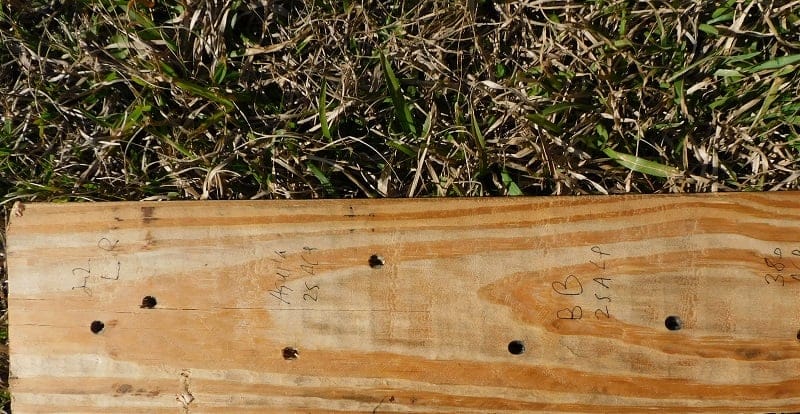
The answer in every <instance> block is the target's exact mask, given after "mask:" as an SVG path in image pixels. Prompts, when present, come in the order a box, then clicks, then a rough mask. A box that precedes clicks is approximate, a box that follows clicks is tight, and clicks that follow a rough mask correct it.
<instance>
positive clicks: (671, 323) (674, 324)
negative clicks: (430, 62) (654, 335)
mask: <svg viewBox="0 0 800 414" xmlns="http://www.w3.org/2000/svg"><path fill="white" fill-rule="evenodd" d="M664 325H665V326H666V327H667V329H669V330H670V331H678V330H680V329H681V328H683V321H682V320H681V318H680V317H678V316H675V315H670V316H667V319H666V320H664Z"/></svg>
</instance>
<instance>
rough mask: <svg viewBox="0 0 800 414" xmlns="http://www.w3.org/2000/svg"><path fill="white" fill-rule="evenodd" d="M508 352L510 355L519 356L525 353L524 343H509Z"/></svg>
mask: <svg viewBox="0 0 800 414" xmlns="http://www.w3.org/2000/svg"><path fill="white" fill-rule="evenodd" d="M508 352H510V353H511V354H512V355H520V354H522V353H523V352H525V342H522V341H511V342H509V343H508Z"/></svg>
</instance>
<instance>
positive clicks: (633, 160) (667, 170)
mask: <svg viewBox="0 0 800 414" xmlns="http://www.w3.org/2000/svg"><path fill="white" fill-rule="evenodd" d="M603 152H604V153H606V155H608V156H609V157H610V158H611V159H613V160H614V161H616V162H617V163H619V164H620V165H622V166H623V167H625V168H627V169H629V170H632V171H636V172H640V173H642V174H647V175H652V176H655V177H665V178H666V177H674V176H676V175H680V171H679V170H678V169H677V168H675V167H670V166H668V165H664V164H659V163H657V162H654V161H649V160H646V159H644V158H639V157H637V156H635V155H631V154H624V153H621V152H616V151H614V150H612V149H611V148H606V149H604V150H603Z"/></svg>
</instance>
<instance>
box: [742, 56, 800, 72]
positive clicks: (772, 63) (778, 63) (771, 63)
mask: <svg viewBox="0 0 800 414" xmlns="http://www.w3.org/2000/svg"><path fill="white" fill-rule="evenodd" d="M797 62H800V54H796V55H788V56H781V57H777V58H775V59H771V60H768V61H766V62H764V63H761V64H759V65H756V66H753V67H751V68H750V69H748V71H749V72H758V71H761V70H768V69H780V68H782V67H784V66H789V65H792V64H794V63H797Z"/></svg>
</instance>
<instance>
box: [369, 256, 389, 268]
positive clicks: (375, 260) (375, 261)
mask: <svg viewBox="0 0 800 414" xmlns="http://www.w3.org/2000/svg"><path fill="white" fill-rule="evenodd" d="M384 264H386V261H385V260H383V256H379V255H377V254H373V255H372V256H370V257H369V267H371V268H373V269H380V268H382V267H383V265H384Z"/></svg>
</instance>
